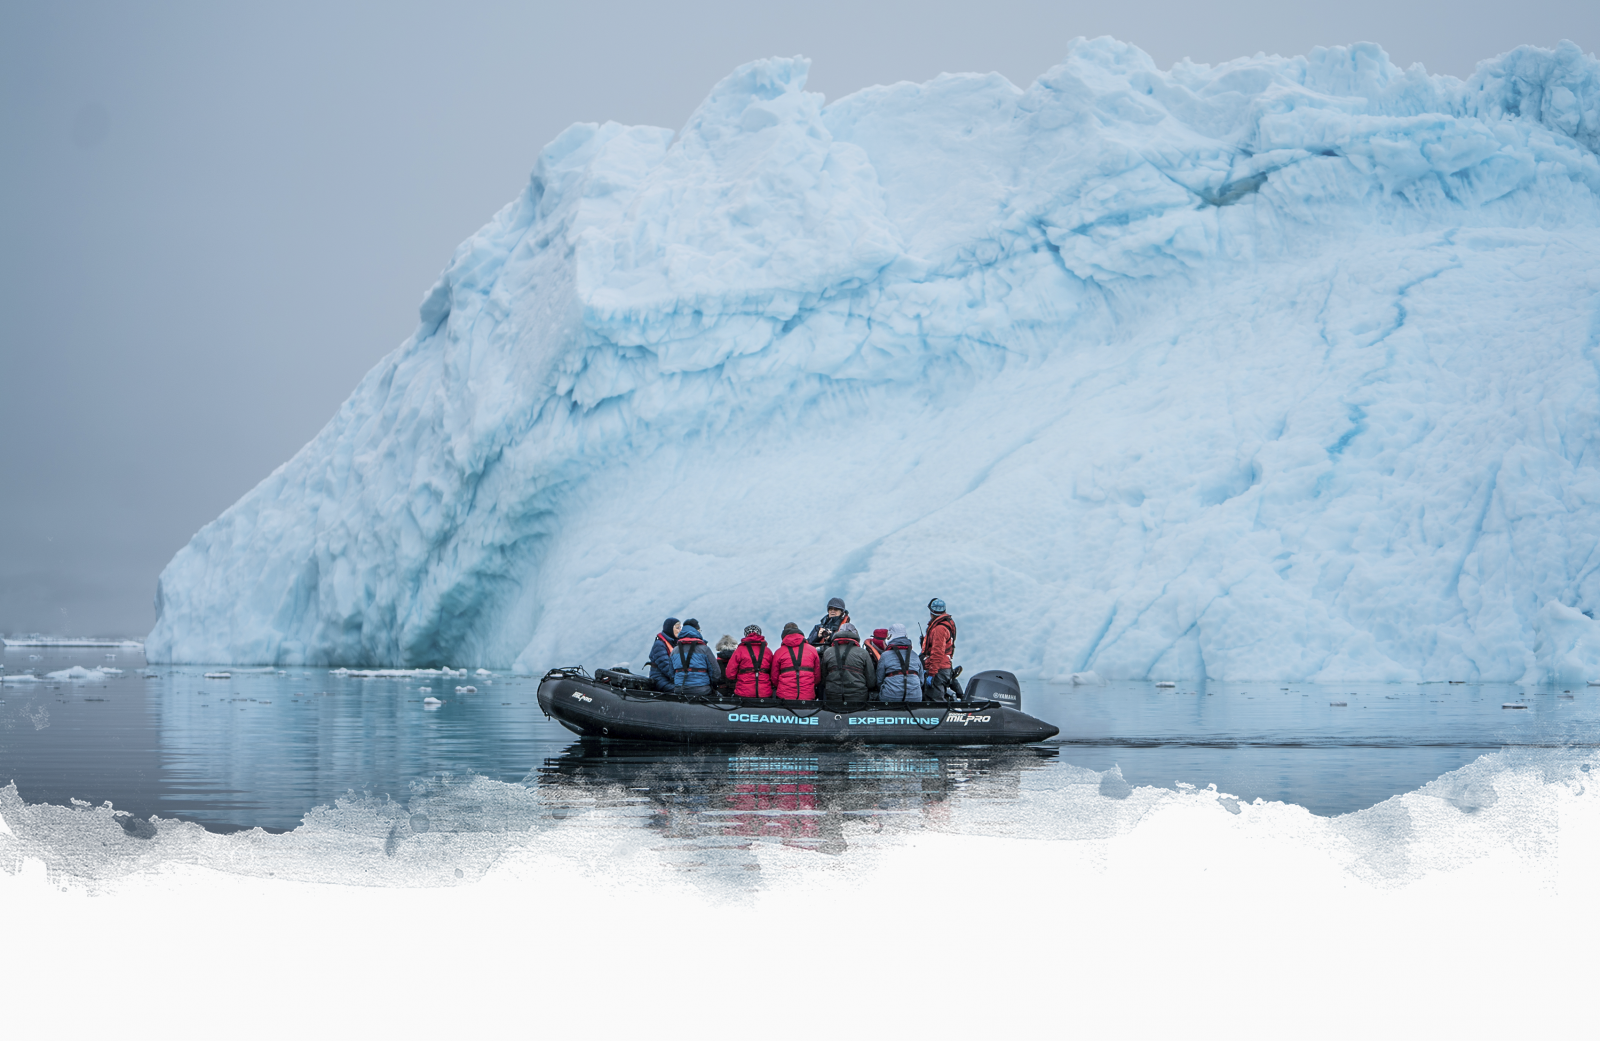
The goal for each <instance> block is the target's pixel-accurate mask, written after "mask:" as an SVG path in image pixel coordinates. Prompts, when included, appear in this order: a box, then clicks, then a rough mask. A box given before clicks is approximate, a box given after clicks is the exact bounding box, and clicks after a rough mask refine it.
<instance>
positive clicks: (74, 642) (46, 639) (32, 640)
mask: <svg viewBox="0 0 1600 1041" xmlns="http://www.w3.org/2000/svg"><path fill="white" fill-rule="evenodd" d="M0 644H4V645H5V646H6V647H119V648H128V649H129V650H137V649H138V648H140V647H143V646H144V641H143V640H96V639H89V638H86V637H77V636H8V637H4V638H0Z"/></svg>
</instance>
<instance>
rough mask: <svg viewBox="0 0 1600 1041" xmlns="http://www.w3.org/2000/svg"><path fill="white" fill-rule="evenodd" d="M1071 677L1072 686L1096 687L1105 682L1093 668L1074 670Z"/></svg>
mask: <svg viewBox="0 0 1600 1041" xmlns="http://www.w3.org/2000/svg"><path fill="white" fill-rule="evenodd" d="M1071 678H1072V685H1073V686H1074V687H1098V686H1100V684H1102V683H1104V682H1105V681H1104V680H1102V679H1101V678H1100V674H1099V673H1098V672H1095V671H1094V670H1093V669H1090V670H1089V671H1088V672H1074V673H1073V674H1072V677H1071ZM1156 686H1158V687H1159V686H1161V684H1159V683H1158V684H1156Z"/></svg>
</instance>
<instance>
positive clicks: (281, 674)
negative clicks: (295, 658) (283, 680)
mask: <svg viewBox="0 0 1600 1041" xmlns="http://www.w3.org/2000/svg"><path fill="white" fill-rule="evenodd" d="M278 675H279V676H287V675H289V674H288V673H287V672H285V671H283V670H282V669H279V670H278Z"/></svg>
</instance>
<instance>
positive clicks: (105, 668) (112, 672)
mask: <svg viewBox="0 0 1600 1041" xmlns="http://www.w3.org/2000/svg"><path fill="white" fill-rule="evenodd" d="M100 671H101V672H103V673H105V674H106V675H107V676H121V675H122V670H121V669H117V668H112V667H111V666H110V665H102V666H100Z"/></svg>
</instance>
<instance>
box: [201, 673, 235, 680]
mask: <svg viewBox="0 0 1600 1041" xmlns="http://www.w3.org/2000/svg"><path fill="white" fill-rule="evenodd" d="M206 679H208V680H231V679H233V673H231V672H208V673H206Z"/></svg>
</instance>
